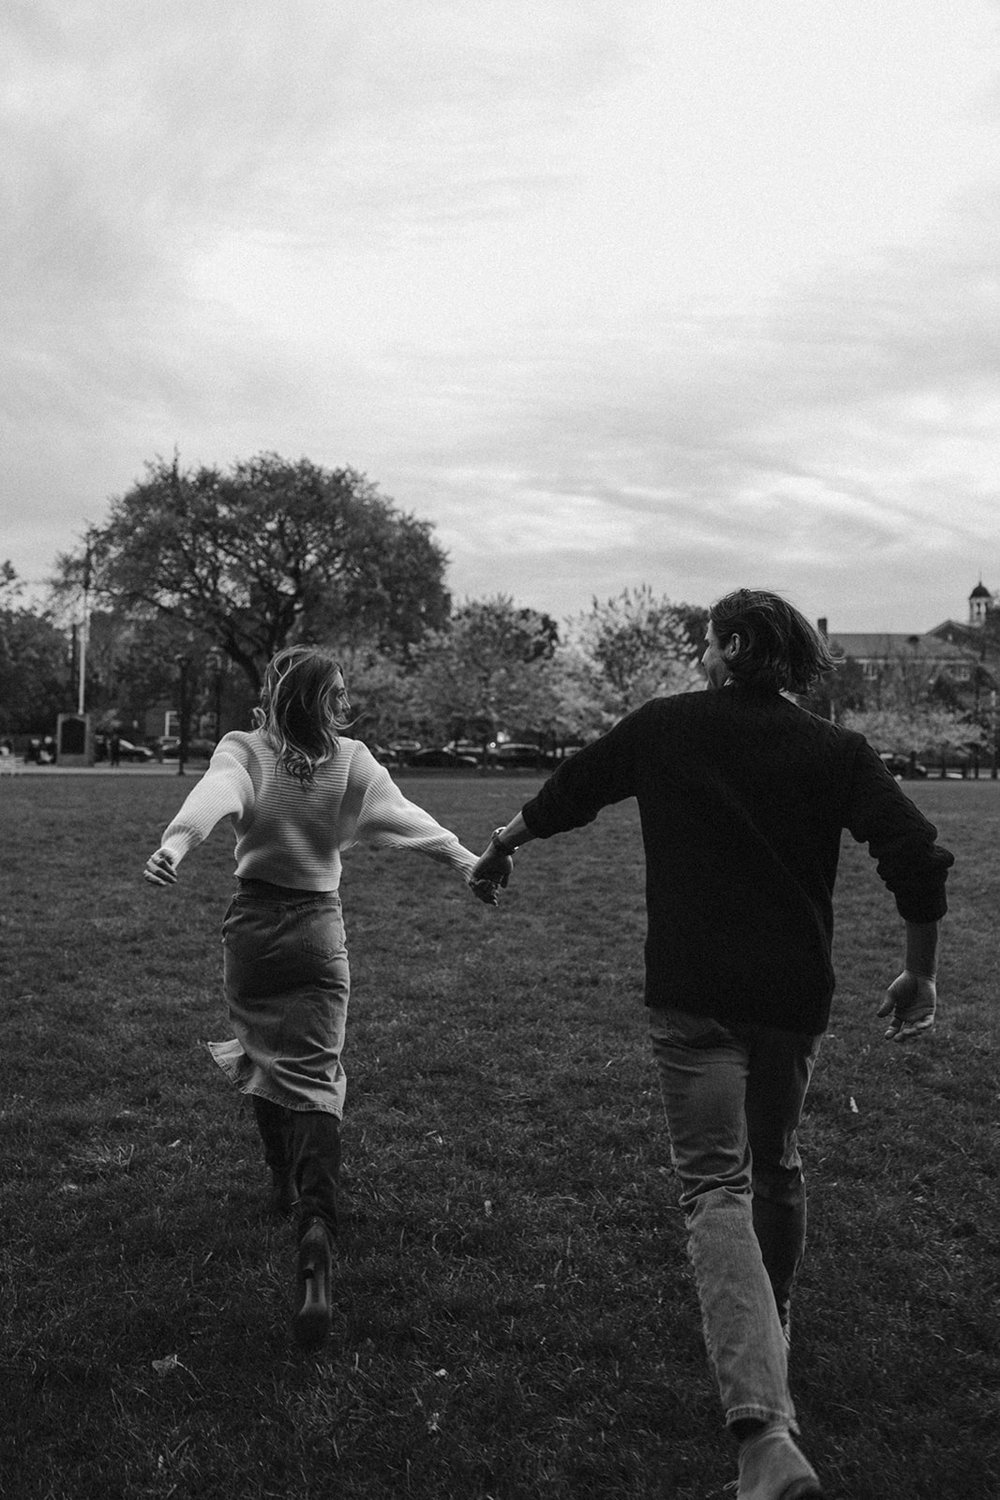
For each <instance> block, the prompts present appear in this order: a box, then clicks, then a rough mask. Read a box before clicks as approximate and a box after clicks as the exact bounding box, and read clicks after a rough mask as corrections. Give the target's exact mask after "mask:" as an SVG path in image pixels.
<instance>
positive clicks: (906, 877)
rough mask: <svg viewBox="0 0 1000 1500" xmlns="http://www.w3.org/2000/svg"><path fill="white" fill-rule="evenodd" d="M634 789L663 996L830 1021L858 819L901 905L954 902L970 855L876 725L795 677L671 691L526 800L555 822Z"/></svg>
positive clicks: (788, 1018)
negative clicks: (837, 927) (781, 683)
mask: <svg viewBox="0 0 1000 1500" xmlns="http://www.w3.org/2000/svg"><path fill="white" fill-rule="evenodd" d="M627 797H635V798H636V799H637V801H638V804H639V813H640V817H641V822H642V837H643V844H644V846H645V853H646V913H647V936H646V1004H647V1005H657V1006H660V1005H666V1006H677V1007H680V1008H681V1009H684V1010H691V1011H695V1012H697V1013H699V1014H702V1015H710V1016H715V1017H717V1018H718V1019H719V1020H723V1021H726V1020H728V1021H734V1022H736V1021H743V1022H750V1023H761V1024H765V1025H770V1026H780V1027H783V1028H785V1029H787V1030H791V1031H800V1032H808V1033H811V1034H816V1033H818V1032H820V1031H823V1030H824V1029H825V1027H826V1025H827V1021H828V1019H829V1014H830V1002H831V1000H832V997H833V989H834V975H833V966H832V963H831V947H832V942H833V889H834V882H835V880H836V875H837V861H838V857H839V854H840V841H841V832H842V830H843V829H845V828H846V829H848V830H849V831H850V833H851V834H852V835H853V836H854V838H855V839H857V840H858V841H859V842H864V843H866V844H867V845H868V849H869V852H870V854H871V856H872V858H873V859H875V860H876V861H877V862H878V864H877V868H878V873H879V875H880V876H881V878H882V880H883V881H884V882H885V884H886V885H887V886H888V888H889V890H890V891H891V892H892V893H893V895H894V896H895V898H896V906H897V908H898V910H899V913H900V915H901V916H902V917H904V918H906V919H908V920H909V921H913V922H931V921H936V920H937V918H939V917H941V916H943V915H944V912H945V911H946V909H947V903H946V900H945V879H946V876H947V871H948V868H949V866H950V865H952V864H953V863H954V856H953V855H952V854H951V853H950V852H949V851H948V850H947V849H944V848H942V847H940V846H939V845H937V844H936V842H935V840H936V838H937V830H936V829H935V828H934V826H933V824H931V823H929V822H928V821H927V819H926V818H925V817H924V816H923V814H922V813H921V812H919V811H918V809H917V808H916V807H915V806H914V804H913V803H912V802H911V801H910V799H909V798H908V797H907V796H906V795H905V794H904V793H903V792H902V790H901V789H900V787H899V786H898V784H897V783H896V781H895V780H894V778H893V777H892V776H891V775H890V774H889V772H888V771H887V770H886V769H885V767H884V765H883V764H882V762H881V760H880V759H879V757H878V756H877V755H876V754H875V752H874V750H872V748H871V746H870V745H869V744H868V743H867V741H866V740H865V739H864V738H863V736H862V735H860V734H856V733H853V732H851V731H850V730H846V729H841V728H839V727H837V726H835V725H833V724H830V723H828V722H827V721H826V720H825V719H819V718H816V717H815V716H814V715H813V714H810V713H807V712H806V711H805V710H804V709H802V708H799V707H798V706H797V705H796V704H794V703H792V702H790V701H789V700H788V699H786V698H783V697H781V696H780V695H779V694H778V693H768V692H763V693H762V692H759V691H748V690H746V689H744V688H740V687H736V686H729V687H725V688H723V689H721V690H719V691H707V692H699V693H685V694H681V695H680V696H678V697H675V698H656V699H653V700H652V701H651V702H649V703H647V704H645V705H644V706H643V707H642V708H640V709H638V710H637V711H636V712H635V713H633V714H630V715H629V716H628V718H626V719H623V720H622V722H621V723H620V724H618V725H617V726H616V727H615V728H614V729H612V730H611V731H610V733H608V734H606V735H604V736H603V738H601V739H600V740H598V741H596V743H594V744H592V745H589V746H587V747H586V748H585V749H583V750H581V751H579V752H578V753H577V754H576V755H574V756H573V757H572V758H571V759H569V760H567V761H565V762H564V763H563V764H562V765H561V766H560V767H559V769H558V770H557V771H556V772H555V773H554V774H553V775H552V776H551V777H550V778H549V779H548V781H547V782H546V783H545V785H544V786H543V787H542V789H541V791H540V792H539V793H538V795H537V797H535V798H533V799H532V800H531V801H530V802H528V803H527V804H526V806H525V807H524V808H523V817H524V820H525V822H526V824H527V825H528V828H529V830H530V831H531V833H533V834H534V835H535V836H536V837H538V838H543V839H544V838H551V837H552V835H553V834H557V833H562V832H564V831H565V830H567V829H570V828H578V827H580V826H581V825H582V824H585V823H589V822H591V821H592V819H593V818H595V817H596V816H597V814H598V812H599V811H600V809H601V808H602V807H606V806H608V805H609V804H611V803H613V802H621V801H623V800H624V799H625V798H627Z"/></svg>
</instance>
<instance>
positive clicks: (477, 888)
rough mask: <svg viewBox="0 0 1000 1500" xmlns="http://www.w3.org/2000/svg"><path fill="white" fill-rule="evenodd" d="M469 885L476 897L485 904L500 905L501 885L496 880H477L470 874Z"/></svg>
mask: <svg viewBox="0 0 1000 1500" xmlns="http://www.w3.org/2000/svg"><path fill="white" fill-rule="evenodd" d="M468 886H469V890H470V891H471V892H472V894H473V895H474V896H475V897H476V899H477V900H479V901H482V902H483V903H484V905H486V906H499V905H500V887H499V885H498V884H497V882H496V881H495V880H477V879H475V877H474V876H470V877H469V881H468Z"/></svg>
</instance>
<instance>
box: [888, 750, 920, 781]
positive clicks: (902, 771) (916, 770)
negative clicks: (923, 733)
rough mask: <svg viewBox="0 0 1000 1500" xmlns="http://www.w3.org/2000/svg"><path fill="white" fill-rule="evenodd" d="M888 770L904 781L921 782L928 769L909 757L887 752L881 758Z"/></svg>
mask: <svg viewBox="0 0 1000 1500" xmlns="http://www.w3.org/2000/svg"><path fill="white" fill-rule="evenodd" d="M879 759H880V760H881V761H882V764H883V765H884V766H885V768H886V770H888V771H891V772H892V774H893V776H899V777H900V778H901V779H902V780H903V781H919V780H920V779H921V778H922V777H924V776H926V775H927V767H926V766H924V765H921V764H920V762H919V761H918V760H916V759H915V758H914V757H912V756H909V755H892V754H890V753H889V752H885V753H884V754H883V755H881V756H880V757H879Z"/></svg>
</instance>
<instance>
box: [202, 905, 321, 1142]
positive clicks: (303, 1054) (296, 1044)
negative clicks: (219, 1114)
mask: <svg viewBox="0 0 1000 1500" xmlns="http://www.w3.org/2000/svg"><path fill="white" fill-rule="evenodd" d="M222 942H223V957H224V969H223V971H224V976H225V989H226V1000H227V1002H228V1005H229V1018H230V1020H231V1022H232V1025H233V1030H234V1032H235V1038H234V1039H233V1040H231V1041H227V1042H210V1043H209V1050H210V1052H211V1053H212V1056H213V1057H214V1058H215V1060H216V1062H217V1063H218V1064H219V1066H220V1067H221V1068H222V1069H223V1071H224V1072H225V1073H226V1074H227V1076H228V1077H229V1078H230V1079H231V1081H232V1082H233V1083H234V1084H235V1085H236V1086H237V1088H239V1089H241V1090H242V1092H243V1093H244V1094H258V1095H260V1097H261V1098H263V1099H270V1100H272V1102H273V1103H275V1104H280V1105H283V1106H284V1107H285V1108H286V1109H294V1110H324V1111H326V1112H327V1113H329V1114H333V1115H336V1116H337V1117H338V1118H339V1117H340V1116H341V1115H342V1114H343V1110H344V1095H345V1093H346V1089H347V1076H346V1074H345V1072H344V1068H343V1064H342V1062H341V1053H342V1051H343V1047H344V1031H345V1028H346V1024H347V1002H348V999H349V996H350V987H351V981H350V969H349V967H348V962H347V946H346V941H345V935H344V919H343V913H342V911H341V906H340V897H339V895H338V894H337V892H336V891H301V890H294V889H292V888H290V887H287V886H278V885H270V884H269V883H268V882H266V881H263V880H238V881H237V890H236V894H235V896H234V897H233V900H232V902H231V903H230V906H229V910H228V911H227V912H226V916H225V919H224V921H223V924H222Z"/></svg>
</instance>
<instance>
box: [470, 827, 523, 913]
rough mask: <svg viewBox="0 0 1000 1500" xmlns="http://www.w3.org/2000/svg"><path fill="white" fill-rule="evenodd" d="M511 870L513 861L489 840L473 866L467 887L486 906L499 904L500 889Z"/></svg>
mask: <svg viewBox="0 0 1000 1500" xmlns="http://www.w3.org/2000/svg"><path fill="white" fill-rule="evenodd" d="M513 871H514V861H513V860H512V859H511V857H510V855H509V854H501V853H500V851H499V849H496V848H495V847H494V845H493V844H492V842H491V843H490V844H488V845H487V847H486V849H485V850H484V851H483V853H482V854H481V855H480V856H479V858H478V860H477V861H476V863H475V865H474V866H473V870H472V874H471V875H470V876H469V889H470V890H471V891H472V894H473V895H474V896H475V897H476V898H477V900H479V901H482V902H483V903H484V904H485V905H486V906H499V905H500V890H501V888H502V887H504V886H506V884H507V882H508V880H509V879H510V877H511V875H512V874H513Z"/></svg>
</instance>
